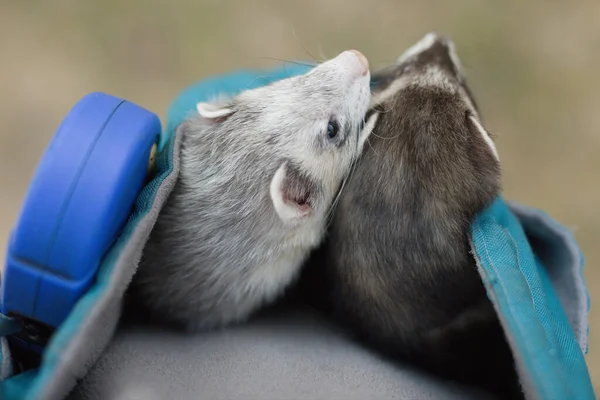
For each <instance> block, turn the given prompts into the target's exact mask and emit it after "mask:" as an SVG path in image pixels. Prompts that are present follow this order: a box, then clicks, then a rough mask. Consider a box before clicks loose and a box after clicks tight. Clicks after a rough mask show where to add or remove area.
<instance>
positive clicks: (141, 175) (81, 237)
mask: <svg viewBox="0 0 600 400" xmlns="http://www.w3.org/2000/svg"><path fill="white" fill-rule="evenodd" d="M160 133H161V125H160V120H159V118H158V117H157V116H156V115H155V114H154V113H152V112H150V111H148V110H145V109H144V108H142V107H139V106H137V105H135V104H133V103H131V102H128V101H125V100H123V99H119V98H117V97H113V96H110V95H107V94H104V93H92V94H89V95H87V96H85V97H84V98H83V99H81V100H80V101H79V102H78V103H77V104H76V105H75V106H74V107H73V109H72V110H71V111H70V112H69V114H68V115H67V116H66V117H65V119H64V120H63V122H62V124H61V125H60V127H59V129H58V130H57V132H56V133H55V135H54V137H53V138H52V140H51V142H50V144H49V146H48V148H47V149H46V152H45V153H44V155H43V157H42V159H41V161H40V163H39V165H38V167H37V170H36V173H35V176H34V178H33V180H32V182H31V184H30V187H29V190H28V193H27V195H26V198H25V201H24V203H23V207H22V209H21V214H20V216H19V219H18V221H17V224H16V226H15V228H14V229H13V231H12V233H11V237H10V241H9V246H8V251H7V258H6V267H5V270H4V273H3V278H2V282H1V284H2V286H1V292H0V294H1V297H0V299H1V301H2V302H1V304H0V312H1V313H2V314H4V315H5V316H9V317H12V318H16V319H19V320H21V322H22V323H23V326H24V328H23V329H22V330H21V332H19V333H18V334H16V335H14V337H12V339H13V341H16V342H20V344H21V345H24V346H27V347H29V348H30V349H32V350H34V351H36V352H40V351H41V350H42V349H43V347H44V345H45V343H46V341H47V340H48V338H49V336H50V335H51V333H52V331H53V330H54V329H55V328H56V327H58V326H59V325H60V324H61V323H62V322H63V321H64V319H65V318H66V317H67V315H68V314H69V313H70V312H71V310H72V309H73V307H74V306H75V304H76V303H77V301H78V299H79V298H80V297H81V296H82V295H83V294H84V293H85V292H86V291H87V290H88V289H89V287H90V286H91V285H92V284H93V281H94V278H95V276H96V273H97V270H98V267H99V266H100V264H101V261H102V259H103V257H104V255H105V253H106V252H107V251H108V250H109V248H110V246H111V245H112V244H113V242H114V241H115V239H116V238H117V236H118V235H119V233H120V231H121V229H122V227H123V226H124V224H125V222H126V221H127V218H128V216H129V214H130V212H131V209H132V206H133V204H134V202H135V200H136V198H137V196H138V194H139V192H140V191H141V189H142V187H143V185H144V184H145V182H146V178H147V176H148V170H149V165H150V164H151V159H152V157H153V152H154V151H155V149H156V143H157V140H158V138H159V136H160Z"/></svg>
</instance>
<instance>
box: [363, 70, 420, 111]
mask: <svg viewBox="0 0 600 400" xmlns="http://www.w3.org/2000/svg"><path fill="white" fill-rule="evenodd" d="M410 82H412V79H410V78H409V77H400V78H398V79H396V80H395V81H394V82H392V83H391V84H390V85H389V86H388V87H387V88H385V89H384V90H382V91H381V92H377V93H374V94H373V96H372V97H371V104H370V106H371V107H374V106H376V105H378V104H381V103H383V102H385V101H386V100H388V99H390V98H392V97H394V96H395V95H396V93H398V92H399V91H401V90H402V89H404V88H405V87H406V85H408V84H409V83H410Z"/></svg>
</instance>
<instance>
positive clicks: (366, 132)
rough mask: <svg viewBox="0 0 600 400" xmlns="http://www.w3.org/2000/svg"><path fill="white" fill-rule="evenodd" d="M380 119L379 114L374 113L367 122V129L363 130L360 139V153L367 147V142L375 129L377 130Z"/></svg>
mask: <svg viewBox="0 0 600 400" xmlns="http://www.w3.org/2000/svg"><path fill="white" fill-rule="evenodd" d="M378 118H379V113H374V114H373V115H371V116H370V117H369V119H368V120H367V123H366V124H365V127H364V128H363V130H362V132H361V133H360V137H359V139H358V151H359V153H361V152H362V150H363V147H364V146H365V142H366V141H367V139H368V138H369V136H370V135H371V132H373V129H374V128H375V124H376V123H377V119H378Z"/></svg>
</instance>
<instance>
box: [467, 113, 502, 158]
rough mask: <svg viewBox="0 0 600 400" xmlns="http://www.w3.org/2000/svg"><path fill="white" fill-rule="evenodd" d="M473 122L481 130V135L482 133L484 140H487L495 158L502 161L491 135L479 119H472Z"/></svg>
mask: <svg viewBox="0 0 600 400" xmlns="http://www.w3.org/2000/svg"><path fill="white" fill-rule="evenodd" d="M471 121H472V122H473V124H474V125H475V126H476V127H477V129H478V130H479V133H481V136H482V137H483V140H485V142H486V143H487V145H488V146H489V147H490V150H492V153H493V154H494V157H496V160H500V157H499V155H498V150H497V149H496V145H495V144H494V141H493V140H492V138H491V137H490V135H489V134H488V133H487V131H486V129H485V128H484V127H483V126H482V125H481V123H480V122H479V120H478V119H477V118H475V117H471Z"/></svg>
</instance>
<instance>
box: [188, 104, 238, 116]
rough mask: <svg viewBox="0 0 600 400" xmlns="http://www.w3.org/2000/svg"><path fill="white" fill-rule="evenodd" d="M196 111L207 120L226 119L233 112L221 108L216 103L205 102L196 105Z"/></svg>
mask: <svg viewBox="0 0 600 400" xmlns="http://www.w3.org/2000/svg"><path fill="white" fill-rule="evenodd" d="M196 110H198V114H200V116H201V117H202V118H206V119H215V118H221V117H225V116H227V115H229V114H231V113H232V112H233V110H231V109H229V108H226V107H220V106H219V105H217V104H214V103H204V102H202V103H198V104H196Z"/></svg>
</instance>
